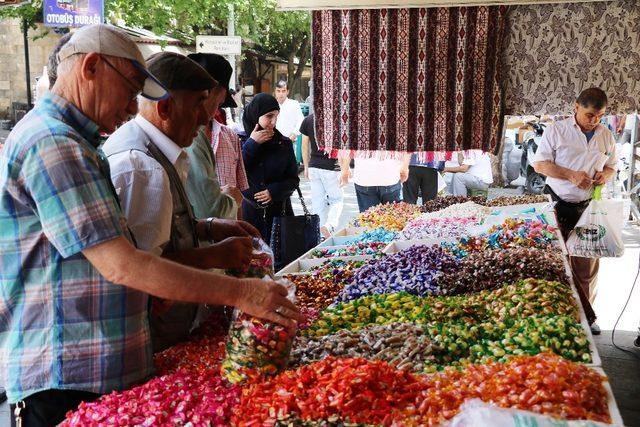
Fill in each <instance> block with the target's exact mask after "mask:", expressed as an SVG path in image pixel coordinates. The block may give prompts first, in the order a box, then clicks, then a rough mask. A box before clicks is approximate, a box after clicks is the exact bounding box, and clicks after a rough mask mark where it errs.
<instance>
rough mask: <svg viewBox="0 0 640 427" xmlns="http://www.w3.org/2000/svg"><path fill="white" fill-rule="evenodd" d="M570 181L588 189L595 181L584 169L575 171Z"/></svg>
mask: <svg viewBox="0 0 640 427" xmlns="http://www.w3.org/2000/svg"><path fill="white" fill-rule="evenodd" d="M570 181H571V182H572V183H573V185H575V186H576V187H578V188H581V189H583V190H588V189H589V188H591V187H592V186H593V183H594V181H593V180H592V179H591V178H590V177H589V175H587V173H586V172H584V171H573V173H572V174H571V179H570Z"/></svg>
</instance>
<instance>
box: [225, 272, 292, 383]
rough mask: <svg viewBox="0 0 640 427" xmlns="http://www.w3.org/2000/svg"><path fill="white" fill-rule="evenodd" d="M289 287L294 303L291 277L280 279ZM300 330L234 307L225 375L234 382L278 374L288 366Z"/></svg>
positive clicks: (228, 339) (289, 297)
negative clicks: (289, 278) (251, 314)
mask: <svg viewBox="0 0 640 427" xmlns="http://www.w3.org/2000/svg"><path fill="white" fill-rule="evenodd" d="M278 283H280V284H281V285H283V286H285V287H286V288H287V290H288V296H287V298H288V299H289V300H291V302H295V293H296V287H295V285H293V284H292V283H291V282H289V281H288V280H284V279H281V280H278ZM296 331H297V329H296V328H294V329H289V328H286V327H284V326H282V325H279V324H276V323H272V322H268V321H266V320H262V319H258V318H256V317H253V316H250V315H248V314H246V313H243V312H241V311H240V310H237V309H236V310H234V312H233V318H232V322H231V327H230V328H229V336H228V338H227V345H226V350H227V352H226V356H225V358H224V360H223V361H222V368H221V371H222V376H224V377H225V378H226V379H227V380H228V381H229V382H231V383H233V384H237V383H241V382H243V381H245V380H247V379H248V378H253V377H260V376H269V375H275V374H277V373H278V372H280V371H282V370H283V369H284V368H286V366H287V362H288V360H289V353H290V351H291V344H292V343H293V339H294V338H295V335H296Z"/></svg>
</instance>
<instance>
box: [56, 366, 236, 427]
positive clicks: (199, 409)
mask: <svg viewBox="0 0 640 427" xmlns="http://www.w3.org/2000/svg"><path fill="white" fill-rule="evenodd" d="M240 394H241V389H240V388H239V387H237V386H229V385H228V384H226V383H225V382H224V381H223V380H222V378H220V374H219V371H218V369H209V370H206V371H203V372H200V373H196V372H185V371H179V372H176V373H174V374H171V375H163V376H161V377H158V378H154V379H152V380H151V381H149V382H147V383H145V384H144V385H141V386H139V387H134V388H132V389H130V390H126V391H123V392H113V393H111V394H107V395H104V396H102V397H101V398H100V399H98V400H97V401H95V402H92V403H85V402H83V403H81V404H80V406H79V407H78V409H77V410H76V411H75V412H69V413H67V419H66V420H65V421H64V422H63V423H62V424H61V425H62V426H67V427H71V426H78V427H88V426H96V427H97V426H129V425H140V426H143V425H144V426H176V425H186V424H188V423H191V424H190V425H193V426H194V427H195V426H209V425H229V418H230V416H231V414H232V410H233V408H234V407H235V406H236V405H237V404H238V402H239V400H240Z"/></svg>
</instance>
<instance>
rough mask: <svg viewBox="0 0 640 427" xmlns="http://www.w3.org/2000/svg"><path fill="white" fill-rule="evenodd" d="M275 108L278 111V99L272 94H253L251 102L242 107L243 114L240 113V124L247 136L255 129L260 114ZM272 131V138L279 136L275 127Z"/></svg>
mask: <svg viewBox="0 0 640 427" xmlns="http://www.w3.org/2000/svg"><path fill="white" fill-rule="evenodd" d="M275 110H278V111H280V104H278V100H277V99H276V98H275V97H274V96H273V95H269V94H268V93H259V94H257V95H256V96H254V97H253V99H252V100H251V102H250V103H248V104H247V105H246V106H245V107H244V114H243V115H242V124H243V125H244V131H245V132H246V134H247V136H250V135H251V132H253V130H254V129H255V127H256V125H257V124H258V119H259V118H260V116H264V115H265V114H267V113H270V112H272V111H275ZM274 132H275V135H274V138H276V137H277V138H280V132H278V131H277V130H276V129H274Z"/></svg>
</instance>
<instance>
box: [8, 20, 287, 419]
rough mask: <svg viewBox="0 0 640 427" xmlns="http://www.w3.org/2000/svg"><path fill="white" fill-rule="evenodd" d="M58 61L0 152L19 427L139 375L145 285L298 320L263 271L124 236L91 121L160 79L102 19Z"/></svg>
mask: <svg viewBox="0 0 640 427" xmlns="http://www.w3.org/2000/svg"><path fill="white" fill-rule="evenodd" d="M59 59H60V64H59V67H58V75H59V78H58V80H57V82H56V84H55V85H54V87H53V88H52V90H51V92H50V93H49V94H47V95H46V96H45V97H44V98H43V99H42V100H41V101H40V102H39V103H38V105H36V107H35V108H34V109H33V110H32V111H31V112H30V113H29V114H27V116H25V118H24V119H23V120H21V121H20V123H18V124H17V125H16V127H15V129H14V130H13V131H12V132H11V134H10V135H9V137H8V139H7V143H6V145H5V147H4V149H3V151H2V153H1V154H0V291H1V293H0V383H1V384H3V385H4V387H5V388H6V390H7V397H8V399H9V403H10V404H11V406H12V411H15V412H13V413H14V414H15V416H14V417H12V425H16V424H21V425H22V426H25V427H29V426H45V425H47V426H48V425H55V424H58V423H60V422H61V421H62V420H63V419H64V415H65V413H66V412H67V411H69V410H73V409H75V408H76V407H77V406H78V404H79V403H80V402H81V401H90V400H93V399H96V398H97V397H98V396H99V395H100V394H102V393H108V392H110V391H112V390H119V389H123V388H127V387H130V386H132V385H134V384H136V383H139V382H141V381H144V380H145V379H146V378H147V377H148V376H149V375H150V374H151V371H152V354H151V345H150V340H149V324H148V313H147V306H148V295H155V296H158V297H161V298H166V299H170V300H175V301H185V302H198V303H211V304H217V305H221V304H224V305H232V306H237V307H239V308H240V309H242V310H244V311H246V312H248V313H250V314H253V315H255V316H258V317H262V318H265V319H267V320H270V321H274V322H279V323H282V324H284V325H286V326H292V325H293V322H294V320H296V319H299V314H298V310H297V309H296V307H295V306H294V305H293V304H291V303H290V302H289V300H287V299H286V294H287V291H286V289H285V288H284V287H282V286H280V285H278V284H276V283H274V282H270V281H260V280H239V279H233V278H227V277H224V276H220V275H215V274H213V273H209V272H205V271H201V270H196V269H192V268H189V267H185V266H181V265H178V264H175V263H173V262H171V261H168V260H164V259H162V258H160V257H156V256H154V255H152V254H149V253H146V252H143V251H140V250H137V249H136V248H135V247H134V246H133V245H132V243H131V240H130V239H131V236H130V233H129V232H128V229H127V225H126V221H125V219H124V217H123V215H122V211H121V209H120V207H119V205H118V197H117V195H116V194H115V190H114V188H113V185H112V184H111V181H110V179H109V166H108V163H107V162H106V159H105V158H104V154H103V153H102V151H101V150H99V149H98V144H99V131H100V130H102V131H105V132H113V131H114V129H115V128H116V127H117V126H118V125H120V124H121V123H122V122H123V121H124V120H126V118H127V117H128V116H130V115H133V114H135V113H136V111H137V96H138V95H139V94H142V95H143V96H145V97H149V98H155V99H159V98H162V97H164V96H166V90H165V89H164V88H163V87H162V85H160V84H159V83H158V82H157V81H156V80H155V79H154V78H153V77H152V76H151V75H150V74H149V72H148V71H147V70H146V66H145V61H144V59H143V57H142V55H141V54H140V51H139V50H138V48H137V47H136V45H135V43H134V42H133V41H131V40H130V39H129V38H128V36H127V35H126V33H124V32H123V31H122V30H119V29H116V28H114V27H111V26H108V25H96V26H88V27H84V28H82V29H80V30H78V31H77V32H76V33H74V35H73V36H72V37H71V39H70V40H69V42H68V43H67V44H66V45H65V46H64V47H63V48H62V49H61V51H60V53H59ZM203 226H205V224H199V227H200V228H201V229H202V227H203ZM201 231H202V232H203V234H206V232H207V231H209V230H201ZM185 283H188V284H189V286H184V284H185Z"/></svg>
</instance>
